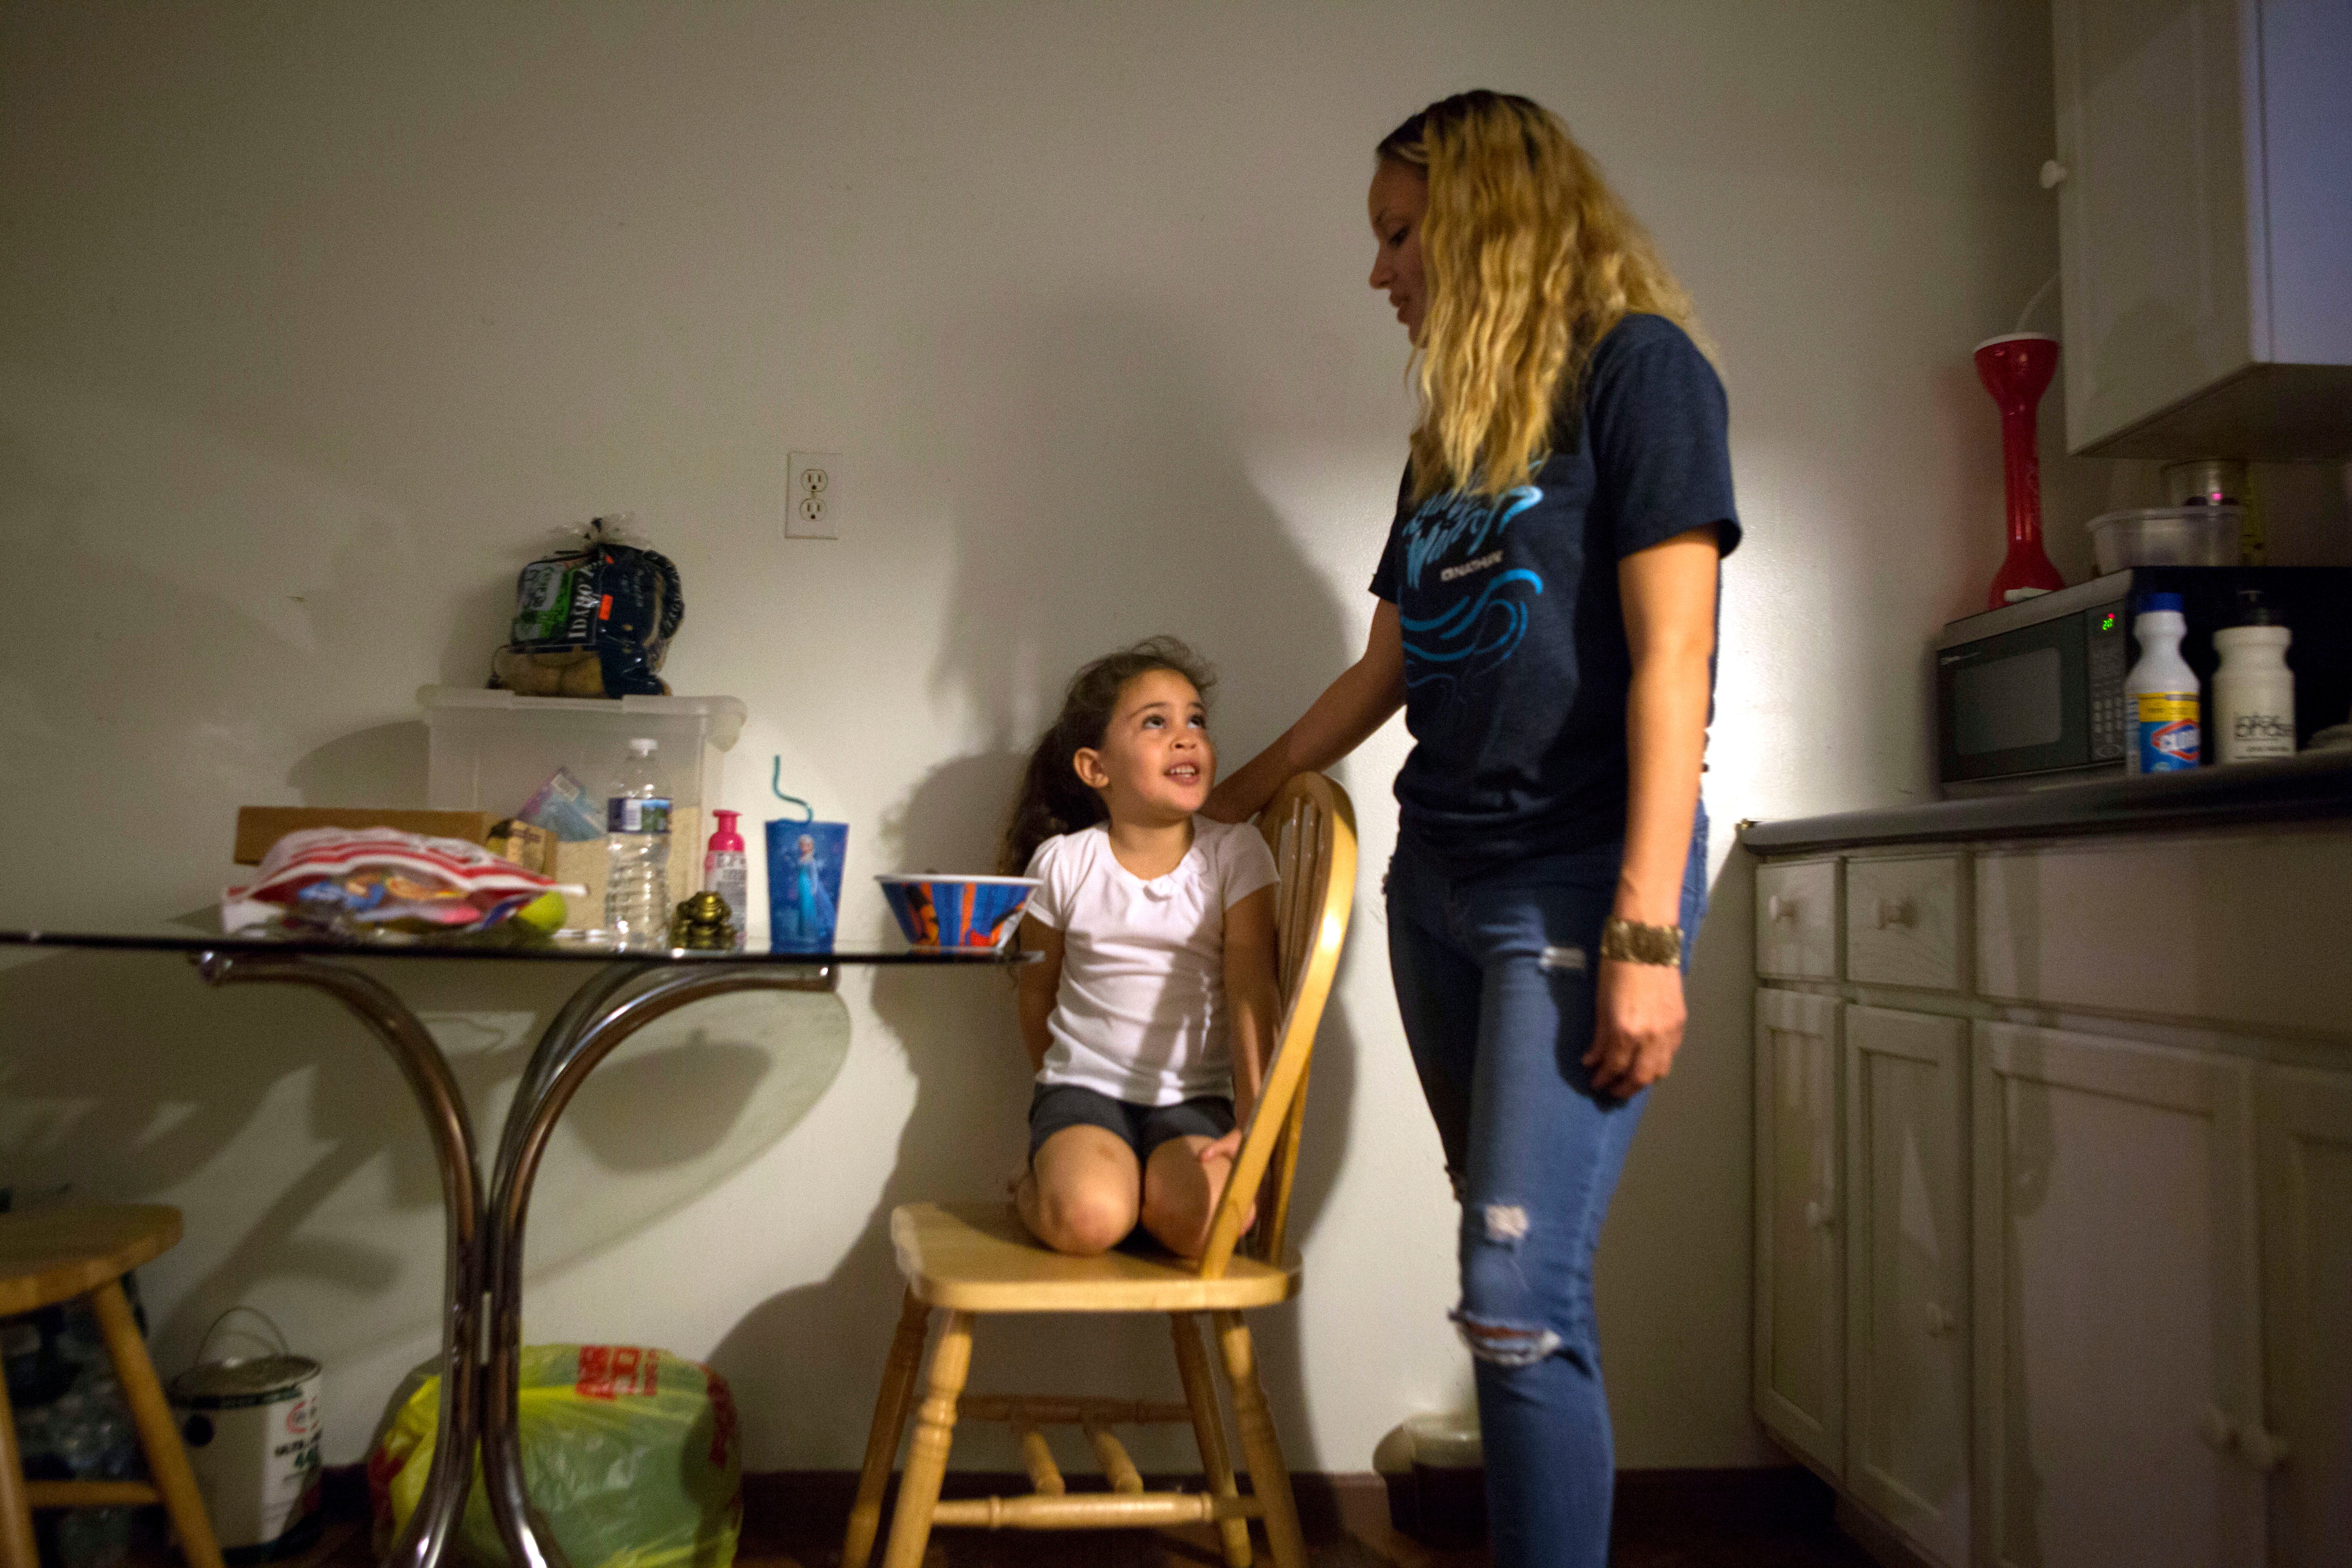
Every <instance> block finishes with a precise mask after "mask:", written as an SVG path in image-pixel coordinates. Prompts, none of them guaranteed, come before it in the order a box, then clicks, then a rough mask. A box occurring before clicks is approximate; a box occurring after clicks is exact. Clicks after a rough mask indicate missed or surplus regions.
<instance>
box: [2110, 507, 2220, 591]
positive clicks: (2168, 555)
mask: <svg viewBox="0 0 2352 1568" xmlns="http://www.w3.org/2000/svg"><path fill="white" fill-rule="evenodd" d="M2238 512H2239V509H2238V508H2236V507H2234V506H2159V507H2148V508H2146V509H2144V510H2138V511H2110V512H2104V513H2102V514H2101V515H2099V516H2097V517H2095V518H2093V519H2092V520H2091V522H2090V529H2091V544H2092V548H2094V549H2095V550H2096V551H2097V552H2098V556H2099V574H2100V575H2101V576H2103V577H2104V576H2105V575H2106V574H2108V573H2110V572H2120V571H2122V570H2124V568H2126V567H2127V566H2235V565H2236V564H2237V563H2238Z"/></svg>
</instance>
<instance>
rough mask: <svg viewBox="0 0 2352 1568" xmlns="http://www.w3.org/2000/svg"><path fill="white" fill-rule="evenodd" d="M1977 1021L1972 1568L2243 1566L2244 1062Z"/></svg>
mask: <svg viewBox="0 0 2352 1568" xmlns="http://www.w3.org/2000/svg"><path fill="white" fill-rule="evenodd" d="M1976 1028H1977V1041H1976V1052H1975V1056H1976V1062H1975V1068H1974V1072H1973V1076H1974V1079H1975V1086H1976V1089H1975V1096H1974V1130H1975V1159H1974V1165H1975V1183H1974V1185H1975V1191H1976V1203H1975V1210H1976V1220H1975V1227H1976V1245H1975V1258H1974V1264H1975V1268H1974V1272H1975V1284H1976V1302H1975V1350H1976V1388H1977V1410H1976V1433H1977V1472H1976V1479H1977V1489H1976V1499H1977V1509H1978V1514H1979V1521H1978V1531H1979V1559H1980V1560H1981V1561H1986V1562H1990V1563H2002V1564H2011V1563H2014V1564H2018V1565H2020V1568H2023V1565H2026V1564H2040V1563H2051V1564H2057V1563H2132V1564H2135V1565H2136V1568H2168V1565H2170V1564H2176V1563H2177V1564H2179V1565H2180V1568H2189V1565H2191V1564H2194V1565H2197V1568H2209V1565H2210V1564H2214V1563H2231V1564H2236V1563H2247V1564H2254V1563H2261V1562H2262V1561H2263V1540H2264V1530H2263V1484H2262V1478H2261V1476H2260V1475H2259V1474H2258V1473H2257V1472H2256V1471H2255V1470H2254V1469H2253V1468H2251V1467H2249V1466H2248V1465H2247V1464H2246V1463H2245V1462H2244V1459H2243V1458H2242V1455H2241V1454H2240V1452H2239V1437H2240V1435H2241V1434H2242V1433H2243V1432H2246V1431H2248V1430H2255V1429H2260V1428H2261V1426H2262V1408H2261V1373H2260V1362H2261V1353H2260V1346H2259V1338H2258V1329H2257V1325H2256V1322H2255V1317H2256V1306H2255V1302H2256V1290H2255V1237H2254V1226H2253V1223H2252V1216H2253V1214H2254V1188H2253V1170H2252V1164H2253V1161H2252V1142H2253V1131H2252V1082H2251V1079H2252V1069H2251V1068H2249V1066H2248V1065H2247V1064H2246V1063H2244V1062H2241V1061H2235V1060H2231V1059H2228V1058H2212V1057H2205V1056H2200V1055H2196V1054H2192V1053H2189V1052H2184V1051H2175V1050H2169V1049H2165V1048H2163V1047H2156V1046H2144V1045H2140V1044H2137V1043H2135V1042H2130V1041H2124V1040H2117V1039H2113V1038H2109V1037H2105V1036H2094V1035H2078V1034H2064V1033H2061V1032H2059V1031H2057V1030H2054V1029H2038V1028H2028V1027H2025V1026H2020V1025H2010V1024H1979V1025H1977V1026H1976Z"/></svg>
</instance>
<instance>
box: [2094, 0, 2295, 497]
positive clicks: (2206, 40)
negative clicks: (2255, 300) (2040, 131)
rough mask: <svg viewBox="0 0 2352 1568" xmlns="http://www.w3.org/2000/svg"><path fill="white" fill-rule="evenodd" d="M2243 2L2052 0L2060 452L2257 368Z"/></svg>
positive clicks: (2248, 19)
mask: <svg viewBox="0 0 2352 1568" xmlns="http://www.w3.org/2000/svg"><path fill="white" fill-rule="evenodd" d="M2051 25H2052V31H2053V44H2054V47H2055V87H2056V90H2057V132H2058V148H2057V155H2058V162H2059V163H2061V164H2062V165H2063V166H2064V168H2065V170H2066V178H2065V180H2064V183H2063V184H2060V185H2059V187H2058V227H2059V236H2060V255H2061V257H2062V258H2063V269H2064V273H2065V288H2064V301H2063V302H2064V307H2065V339H2066V347H2065V353H2064V356H2063V363H2064V369H2065V380H2066V444H2067V447H2069V449H2071V450H2074V451H2080V450H2081V449H2082V448H2083V447H2085V446H2087V445H2089V444H2091V443H2093V442H2095V441H2098V440H2101V439H2103V438H2104V437H2108V436H2112V435H2115V434H2116V433H2118V432H2120V431H2122V430H2125V429H2127V428H2129V427H2130V426H2134V425H2137V424H2138V423H2139V422H2140V421H2142V420H2143V419H2146V418H2147V417H2148V416H2152V415H2154V414H2157V413H2158V412H2160V411H2161V410H2163V409H2165V408H2168V407H2169V406H2170V405H2173V404H2175V403H2178V402H2179V401H2180V400H2182V399H2183V398H2186V397H2188V396H2189V395H2192V394H2194V393H2197V392H2200V391H2202V390H2203V389H2204V388H2206V387H2208V386H2210V385H2211V384H2213V383H2215V382H2217V381H2219V380H2221V378H2222V377H2224V376H2227V375H2230V374H2234V373H2236V372H2237V371H2239V370H2241V369H2242V368H2243V367H2244V366H2246V365H2247V364H2249V363H2252V360H2253V357H2254V356H2253V353H2252V317H2251V310H2252V288H2251V271H2250V264H2249V248H2248V237H2249V230H2248V212H2247V181H2248V163H2247V148H2246V132H2245V123H2246V102H2245V94H2244V89H2243V86H2242V77H2241V74H2240V61H2241V59H2242V58H2244V56H2243V53H2242V52H2243V51H2245V50H2247V49H2249V48H2250V47H2252V39H2251V38H2242V37H2241V36H2240V34H2241V28H2242V26H2243V27H2244V28H2246V29H2247V30H2248V31H2251V30H2252V6H2251V5H2242V4H2240V3H2239V0H2170V3H2168V4H2164V5H2150V4H2148V3H2147V0H2054V3H2053V5H2052V6H2051Z"/></svg>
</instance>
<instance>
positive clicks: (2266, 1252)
mask: <svg viewBox="0 0 2352 1568" xmlns="http://www.w3.org/2000/svg"><path fill="white" fill-rule="evenodd" d="M2260 1115H2261V1121H2262V1163H2263V1262H2264V1266H2265V1268H2267V1270H2268V1278H2267V1286H2268V1288H2267V1289H2266V1290H2265V1291H2264V1292H2263V1303H2264V1307H2265V1309H2266V1312H2265V1315H2266V1316H2267V1318H2268V1320H2269V1321H2268V1324H2267V1332H2266V1333H2265V1334H2264V1336H2263V1337H2264V1342H2265V1344H2266V1346H2267V1349H2268V1352H2269V1354H2268V1363H2269V1367H2268V1371H2269V1386H2270V1414H2271V1419H2272V1426H2271V1428H2270V1429H2269V1430H2268V1431H2266V1432H2261V1433H2249V1434H2247V1435H2246V1436H2244V1438H2243V1439H2242V1442H2241V1445H2240V1447H2241V1450H2242V1452H2243V1453H2244V1454H2245V1456H2246V1457H2247V1458H2248V1459H2249V1460H2250V1461H2251V1462H2252V1463H2255V1464H2256V1465H2259V1466H2265V1467H2268V1468H2271V1471H2272V1475H2273V1482H2272V1485H2273V1514H2272V1516H2271V1517H2272V1519H2273V1521H2274V1522H2275V1524H2276V1525H2277V1527H2278V1532H2279V1552H2278V1557H2277V1561H2278V1562H2279V1563H2281V1564H2282V1565H2283V1568H2319V1565H2321V1564H2326V1565H2329V1568H2342V1565H2344V1564H2352V1331H2347V1330H2352V1073H2335V1072H2330V1073H2322V1072H2304V1071H2298V1070H2294V1069H2289V1068H2265V1069H2264V1070H2263V1075H2262V1100H2261V1104H2260Z"/></svg>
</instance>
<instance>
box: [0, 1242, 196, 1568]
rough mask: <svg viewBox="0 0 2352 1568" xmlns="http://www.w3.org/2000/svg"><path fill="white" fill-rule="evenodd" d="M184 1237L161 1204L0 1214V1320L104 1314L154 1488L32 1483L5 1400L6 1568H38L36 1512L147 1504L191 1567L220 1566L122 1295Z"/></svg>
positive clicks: (0, 1486) (1, 1561)
mask: <svg viewBox="0 0 2352 1568" xmlns="http://www.w3.org/2000/svg"><path fill="white" fill-rule="evenodd" d="M179 1239H180V1211H179V1210H178V1209H175V1208H166V1207H164V1206H163V1205H161V1204H110V1205H105V1206H103V1207H96V1208H70V1209H37V1210H35V1211H34V1212H33V1213H31V1214H12V1215H0V1317H6V1316H12V1315H14V1314H16V1313H18V1312H30V1311H33V1310H36V1309H38V1308H41V1307H47V1306H50V1305H53V1304H55V1303H56V1302H59V1301H70V1300H73V1299H74V1298H75V1297H77V1296H79V1297H83V1298H86V1299H87V1300H89V1304H90V1309H91V1310H93V1311H95V1312H96V1313H97V1314H98V1327H99V1331H100V1333H101V1334H103V1335H104V1336H105V1338H106V1350H107V1353H108V1355H109V1356H110V1357H111V1358H112V1360H113V1362H114V1375H115V1376H116V1377H117V1378H118V1379H119V1380H121V1384H122V1397H123V1400H124V1402H125V1403H127V1404H128V1405H130V1406H131V1420H132V1422H133V1423H134V1424H135V1425H136V1426H138V1428H139V1446H140V1447H142V1448H143V1449H145V1450H146V1453H147V1473H148V1474H149V1475H151V1476H152V1477H153V1478H154V1481H153V1483H152V1485H151V1484H150V1483H148V1482H146V1481H28V1480H26V1479H25V1463H24V1458H23V1457H22V1456H21V1455H20V1454H19V1453H18V1452H17V1450H16V1417H15V1416H14V1415H12V1414H11V1413H10V1411H9V1409H8V1402H7V1401H6V1400H5V1398H0V1568H37V1557H36V1555H35V1553H34V1550H33V1512H32V1510H35V1509H37V1508H113V1507H123V1506H129V1507H134V1508H135V1507H139V1506H142V1505H143V1504H146V1503H154V1502H160V1503H162V1504H163V1511H164V1512H165V1513H167V1514H169V1515H170V1516H171V1520H172V1528H173V1530H174V1531H178V1532H179V1537H180V1550H181V1552H183V1553H184V1554H185V1555H186V1557H187V1560H188V1568H221V1554H220V1544H219V1542H215V1540H214V1539H213V1527H212V1521H210V1520H208V1519H206V1518H205V1503H204V1499H203V1498H202V1497H201V1496H200V1495H199V1494H198V1493H197V1491H196V1478H195V1473H194V1471H192V1470H191V1469H189V1468H188V1454H187V1450H186V1449H184V1448H183V1447H180V1430H179V1427H178V1426H176V1425H175V1424H174V1423H173V1420H172V1410H171V1406H170V1405H167V1404H165V1403H164V1399H163V1384H160V1383H158V1382H157V1381H156V1380H155V1363H152V1362H151V1361H149V1360H148V1359H147V1344H146V1342H145V1341H144V1340H142V1339H141V1338H140V1336H139V1324H138V1321H137V1320H136V1319H134V1318H133V1317H132V1316H131V1301H130V1299H129V1298H128V1297H126V1296H124V1295H123V1293H122V1277H123V1276H124V1275H125V1274H127V1273H129V1272H130V1271H131V1269H133V1268H138V1267H139V1265H141V1264H142V1263H144V1262H146V1261H148V1260H149V1259H150V1258H157V1257H160V1256H162V1255H163V1253H164V1252H165V1251H167V1250H168V1249H170V1248H171V1247H173V1246H174V1245H176V1244H177V1243H178V1241H179Z"/></svg>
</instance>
